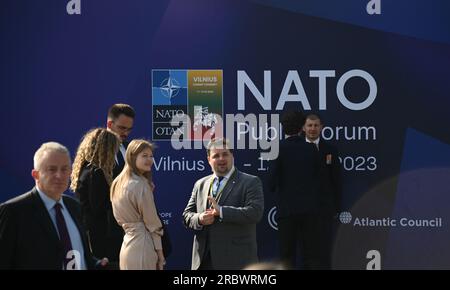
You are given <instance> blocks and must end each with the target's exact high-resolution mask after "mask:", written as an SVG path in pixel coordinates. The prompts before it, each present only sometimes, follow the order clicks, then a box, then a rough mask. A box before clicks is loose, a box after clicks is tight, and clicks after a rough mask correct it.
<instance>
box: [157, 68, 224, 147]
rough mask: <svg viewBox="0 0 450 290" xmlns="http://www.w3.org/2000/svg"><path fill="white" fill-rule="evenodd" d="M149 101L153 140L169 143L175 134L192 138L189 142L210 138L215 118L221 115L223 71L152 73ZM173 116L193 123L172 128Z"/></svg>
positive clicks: (214, 125) (159, 70) (158, 71)
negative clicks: (150, 98)
mask: <svg viewBox="0 0 450 290" xmlns="http://www.w3.org/2000/svg"><path fill="white" fill-rule="evenodd" d="M152 101H153V102H152V113H153V118H152V119H153V123H152V125H153V130H152V131H153V140H171V136H172V135H173V134H174V133H177V134H180V135H183V136H194V137H192V138H191V139H190V140H204V139H205V138H206V139H209V138H211V137H213V135H214V132H215V127H216V124H217V115H219V116H223V78H222V70H177V69H172V70H169V69H156V70H152ZM175 116H176V117H181V118H178V119H181V120H182V121H183V122H185V121H188V120H193V124H191V126H190V127H189V128H185V127H182V126H181V124H180V125H178V126H172V125H171V120H172V118H173V117H175ZM184 130H186V131H190V132H184ZM206 132H209V134H205V133H206ZM206 135H208V136H206Z"/></svg>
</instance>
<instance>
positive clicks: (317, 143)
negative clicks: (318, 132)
mask: <svg viewBox="0 0 450 290" xmlns="http://www.w3.org/2000/svg"><path fill="white" fill-rule="evenodd" d="M305 140H306V142H308V143H314V144H316V145H317V146H318V145H319V142H320V137H319V138H317V139H316V140H314V141H311V140H309V139H308V138H307V137H305Z"/></svg>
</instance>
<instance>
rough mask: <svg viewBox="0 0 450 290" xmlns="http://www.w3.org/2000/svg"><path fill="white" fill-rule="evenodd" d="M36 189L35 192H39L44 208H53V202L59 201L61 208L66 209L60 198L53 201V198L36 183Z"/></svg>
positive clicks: (48, 209)
mask: <svg viewBox="0 0 450 290" xmlns="http://www.w3.org/2000/svg"><path fill="white" fill-rule="evenodd" d="M36 189H37V192H38V194H39V196H40V197H41V199H42V201H43V202H44V205H45V208H46V209H47V211H50V210H51V209H53V207H54V206H55V204H56V203H57V202H59V203H60V204H61V208H62V209H63V210H66V206H65V205H64V201H63V199H62V198H60V199H59V200H58V201H55V200H53V199H51V198H50V197H48V196H47V195H46V194H45V193H44V192H43V191H42V190H41V189H40V188H39V187H38V186H37V185H36Z"/></svg>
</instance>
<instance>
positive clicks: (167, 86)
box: [160, 77, 181, 99]
mask: <svg viewBox="0 0 450 290" xmlns="http://www.w3.org/2000/svg"><path fill="white" fill-rule="evenodd" d="M160 89H161V92H162V94H163V96H164V97H166V98H168V99H172V98H175V97H176V96H177V95H178V93H179V92H180V89H181V86H180V84H179V83H178V81H177V80H176V79H174V78H171V77H168V78H167V79H165V80H163V81H162V83H161V87H160Z"/></svg>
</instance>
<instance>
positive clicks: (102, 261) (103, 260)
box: [100, 258, 109, 267]
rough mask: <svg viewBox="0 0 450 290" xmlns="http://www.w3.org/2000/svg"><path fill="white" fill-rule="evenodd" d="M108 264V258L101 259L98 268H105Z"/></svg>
mask: <svg viewBox="0 0 450 290" xmlns="http://www.w3.org/2000/svg"><path fill="white" fill-rule="evenodd" d="M108 264H109V260H108V258H103V259H101V260H100V266H101V267H106V266H108Z"/></svg>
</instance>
